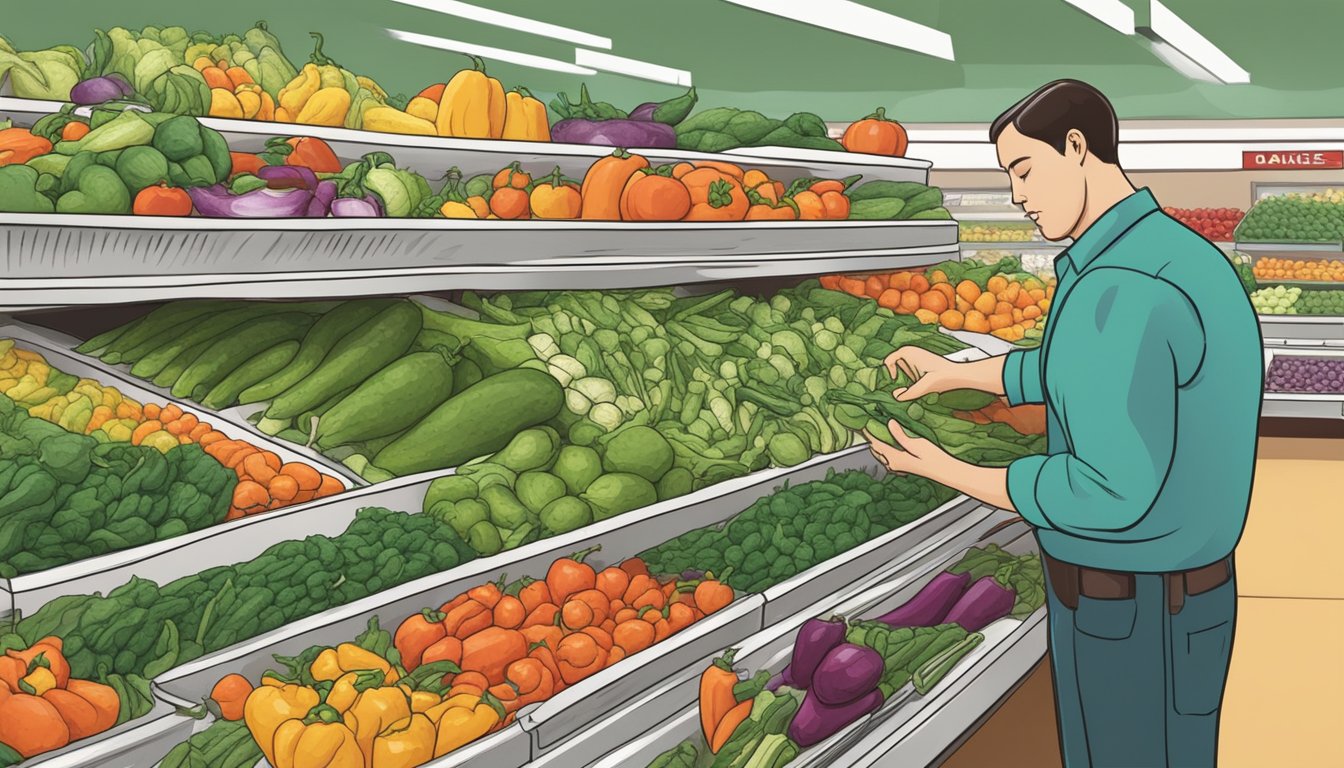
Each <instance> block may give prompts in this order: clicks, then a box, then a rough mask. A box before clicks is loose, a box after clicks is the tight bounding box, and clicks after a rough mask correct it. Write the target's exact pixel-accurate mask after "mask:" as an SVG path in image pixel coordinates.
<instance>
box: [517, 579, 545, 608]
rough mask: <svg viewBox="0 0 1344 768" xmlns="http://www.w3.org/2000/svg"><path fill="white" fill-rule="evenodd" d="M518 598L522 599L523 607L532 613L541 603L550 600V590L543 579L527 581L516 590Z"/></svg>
mask: <svg viewBox="0 0 1344 768" xmlns="http://www.w3.org/2000/svg"><path fill="white" fill-rule="evenodd" d="M518 599H519V600H521V601H523V608H525V609H526V610H527V612H528V613H532V612H533V611H535V610H536V609H537V607H538V606H540V605H541V604H543V603H549V602H552V600H551V590H550V589H548V588H547V587H546V582H544V581H533V582H529V583H528V584H527V585H526V586H524V587H523V588H522V589H520V590H518Z"/></svg>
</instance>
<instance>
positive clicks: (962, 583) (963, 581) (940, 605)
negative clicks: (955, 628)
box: [877, 572, 971, 629]
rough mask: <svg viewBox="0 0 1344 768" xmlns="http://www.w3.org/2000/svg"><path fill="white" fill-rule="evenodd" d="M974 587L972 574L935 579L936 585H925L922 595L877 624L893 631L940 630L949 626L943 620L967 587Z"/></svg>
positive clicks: (943, 574) (916, 596)
mask: <svg viewBox="0 0 1344 768" xmlns="http://www.w3.org/2000/svg"><path fill="white" fill-rule="evenodd" d="M970 583H971V574H969V573H947V572H943V573H940V574H938V575H937V576H934V577H933V581H930V582H929V583H928V584H925V585H924V588H923V589H921V590H919V594H917V595H915V596H914V597H912V598H910V600H909V601H908V602H906V604H905V605H902V606H901V607H900V608H897V609H896V610H894V611H892V612H890V613H887V614H883V615H882V616H879V617H877V620H878V621H880V622H882V623H883V624H886V625H887V626H889V627H892V628H893V629H900V628H901V627H936V626H938V625H939V624H946V623H947V622H945V621H943V617H944V616H946V615H947V612H948V611H950V610H952V606H954V605H956V604H957V600H958V599H960V598H961V595H962V593H963V592H965V591H966V585H968V584H970Z"/></svg>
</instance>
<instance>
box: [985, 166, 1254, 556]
mask: <svg viewBox="0 0 1344 768" xmlns="http://www.w3.org/2000/svg"><path fill="white" fill-rule="evenodd" d="M1055 272H1056V275H1057V276H1058V280H1059V283H1058V285H1057V286H1056V288H1055V296H1054V301H1053V303H1052V305H1051V307H1050V313H1049V315H1050V320H1049V322H1048V323H1047V324H1046V332H1045V336H1044V337H1043V339H1042V344H1041V346H1040V347H1039V348H1038V349H1036V350H1031V351H1025V352H1010V353H1009V354H1008V356H1007V358H1006V359H1005V360H1004V366H1003V378H1004V391H1005V392H1006V393H1007V395H1008V399H1009V402H1011V403H1013V404H1015V405H1016V404H1020V403H1045V405H1046V408H1047V412H1046V424H1047V451H1048V453H1047V455H1044V456H1028V457H1026V458H1023V459H1019V460H1017V461H1015V462H1013V463H1012V464H1011V465H1010V466H1009V467H1008V495H1009V498H1010V499H1011V500H1012V502H1013V505H1014V506H1015V507H1016V508H1017V510H1018V512H1019V513H1020V514H1021V515H1022V516H1023V517H1024V518H1025V519H1026V520H1027V521H1028V522H1030V523H1031V524H1032V525H1034V526H1036V527H1037V529H1038V535H1039V537H1040V542H1041V547H1042V548H1043V549H1044V550H1045V551H1046V552H1048V553H1049V554H1050V555H1052V556H1053V557H1055V558H1057V559H1060V560H1063V561H1066V562H1071V563H1075V564H1077V565H1083V566H1088V567H1092V568H1100V569H1104V570H1117V571H1131V572H1139V573H1144V572H1147V573H1154V572H1163V571H1174V570H1183V569H1187V568H1198V567H1201V566H1204V565H1208V564H1210V563H1213V562H1216V561H1217V560H1219V559H1221V558H1223V557H1226V556H1227V555H1229V554H1230V553H1231V552H1232V550H1233V548H1234V547H1235V546H1236V544H1237V540H1238V539H1239V538H1240V537H1241V531H1242V528H1243V527H1244V526H1245V522H1246V510H1247V507H1248V505H1249V504H1250V495H1251V476H1252V474H1253V473H1254V471H1255V450H1256V430H1257V427H1258V424H1259V418H1260V397H1261V390H1262V387H1263V380H1264V363H1263V358H1262V352H1261V341H1260V327H1259V323H1258V322H1257V321H1256V317H1255V311H1254V310H1253V309H1252V307H1251V303H1250V300H1249V299H1248V297H1247V296H1246V292H1245V290H1244V289H1243V288H1242V285H1241V283H1240V281H1239V280H1238V277H1237V273H1236V270H1235V269H1234V268H1233V267H1232V265H1231V264H1230V263H1229V262H1228V260H1227V258H1226V257H1224V256H1223V254H1222V253H1221V252H1220V251H1219V250H1218V248H1216V247H1215V246H1214V245H1212V244H1211V243H1209V242H1208V241H1206V240H1204V239H1203V238H1202V237H1200V236H1199V235H1197V234H1195V233H1194V232H1192V231H1190V230H1189V229H1186V228H1185V227H1184V226H1182V225H1181V224H1179V223H1177V222H1176V221H1175V220H1174V219H1172V218H1170V217H1169V216H1167V215H1166V214H1165V213H1163V212H1162V211H1160V210H1159V209H1158V206H1157V202H1156V201H1155V200H1154V199H1153V196H1152V194H1151V193H1150V192H1148V190H1146V189H1143V190H1140V191H1138V192H1135V193H1134V194H1133V195H1130V196H1129V197H1128V198H1126V199H1124V200H1123V201H1121V202H1120V203H1118V204H1117V205H1116V206H1115V207H1113V208H1112V209H1111V210H1109V211H1107V212H1106V213H1105V214H1104V215H1103V216H1102V217H1101V218H1100V219H1098V220H1097V221H1096V223H1094V224H1093V225H1092V226H1091V227H1090V228H1089V229H1088V230H1087V231H1086V232H1084V233H1083V235H1082V236H1081V237H1079V238H1078V240H1077V241H1076V242H1075V243H1074V244H1073V245H1072V246H1070V247H1069V248H1068V250H1067V251H1065V252H1064V253H1063V254H1061V255H1060V257H1059V258H1058V259H1057V260H1056V261H1055Z"/></svg>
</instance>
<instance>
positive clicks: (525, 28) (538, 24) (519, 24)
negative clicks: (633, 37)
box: [392, 0, 611, 50]
mask: <svg viewBox="0 0 1344 768" xmlns="http://www.w3.org/2000/svg"><path fill="white" fill-rule="evenodd" d="M392 2H395V3H401V4H402V5H413V6H415V7H416V8H423V9H425V10H427V11H434V12H435V13H442V14H445V15H448V16H457V17H458V18H463V19H470V20H472V21H479V22H480V23H482V24H489V25H491V26H495V27H504V28H505V29H512V30H514V31H517V32H526V33H527V34H529V35H538V36H540V37H549V38H552V39H555V40H564V41H565V42H567V43H574V44H575V45H586V46H588V47H590V48H606V49H608V50H610V49H611V38H609V37H601V36H599V35H590V34H588V33H587V32H580V31H579V30H577V29H570V28H569V27H562V26H559V25H557V24H547V23H546V22H544V21H536V20H533V19H529V18H527V17H525V16H515V15H513V14H512V13H504V12H503V11H492V10H490V9H489V8H481V7H478V6H475V5H471V4H469V3H459V2H457V0H392Z"/></svg>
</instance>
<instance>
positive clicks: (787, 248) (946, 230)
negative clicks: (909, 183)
mask: <svg viewBox="0 0 1344 768" xmlns="http://www.w3.org/2000/svg"><path fill="white" fill-rule="evenodd" d="M958 256H959V253H958V248H957V224H956V222H955V221H910V222H873V221H836V222H749V223H731V224H729V223H723V224H720V223H688V222H676V223H671V224H642V223H625V222H593V221H470V220H456V219H248V220H239V219H203V218H181V219H173V218H160V217H145V216H65V215H48V216H41V215H39V216H33V215H25V214H0V262H3V263H4V264H5V265H6V268H5V272H4V275H3V277H0V311H6V310H8V311H16V310H23V309H31V308H35V307H40V306H68V305H87V304H116V303H130V302H137V301H162V300H171V299H180V298H224V299H302V298H313V297H344V296H361V295H371V294H393V293H403V294H408V293H423V292H432V291H443V290H449V289H459V288H472V289H480V290H493V289H512V290H531V289H548V288H549V289H567V288H574V289H578V288H587V289H614V288H637V287H650V286H660V285H679V284H680V285H684V284H689V283H699V282H707V281H716V280H740V279H750V278H759V277H786V276H804V275H815V274H826V273H830V272H861V271H865V270H879V269H881V270H893V269H902V268H906V267H915V266H924V265H927V264H933V263H937V262H939V261H944V260H947V259H956V258H958Z"/></svg>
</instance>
